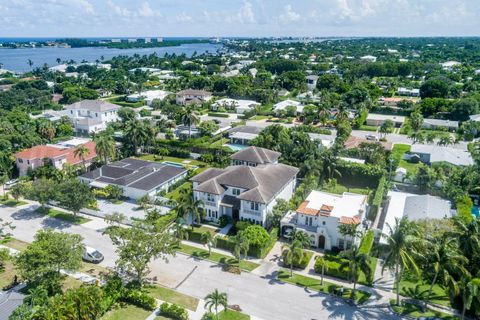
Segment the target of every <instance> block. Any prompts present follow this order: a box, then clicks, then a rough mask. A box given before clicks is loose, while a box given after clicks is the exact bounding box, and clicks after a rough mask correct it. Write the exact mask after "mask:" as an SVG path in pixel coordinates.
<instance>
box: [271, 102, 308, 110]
mask: <svg viewBox="0 0 480 320" xmlns="http://www.w3.org/2000/svg"><path fill="white" fill-rule="evenodd" d="M288 107H293V108H295V110H296V113H303V104H302V103H301V102H299V101H295V100H290V99H287V100H283V101H280V102H278V103H276V104H274V105H273V111H274V112H275V113H279V112H281V111H284V110H286V109H287V108H288Z"/></svg>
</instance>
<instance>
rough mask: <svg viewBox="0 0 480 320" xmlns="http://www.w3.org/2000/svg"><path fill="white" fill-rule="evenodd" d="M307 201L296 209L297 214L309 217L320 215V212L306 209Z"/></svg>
mask: <svg viewBox="0 0 480 320" xmlns="http://www.w3.org/2000/svg"><path fill="white" fill-rule="evenodd" d="M308 203H309V201H303V202H302V203H301V204H300V206H299V207H298V209H297V212H298V213H301V214H306V215H309V216H316V215H318V214H319V213H320V210H317V209H313V208H307V206H308Z"/></svg>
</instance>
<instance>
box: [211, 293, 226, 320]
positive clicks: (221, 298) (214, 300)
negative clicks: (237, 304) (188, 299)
mask: <svg viewBox="0 0 480 320" xmlns="http://www.w3.org/2000/svg"><path fill="white" fill-rule="evenodd" d="M220 306H222V307H223V308H224V309H225V310H226V309H227V308H228V297H227V294H226V293H225V292H219V291H218V289H215V290H214V291H213V292H212V293H209V294H208V295H207V296H206V297H205V308H206V309H208V311H209V312H210V313H211V312H212V308H213V309H215V317H216V318H217V319H219V318H218V307H220Z"/></svg>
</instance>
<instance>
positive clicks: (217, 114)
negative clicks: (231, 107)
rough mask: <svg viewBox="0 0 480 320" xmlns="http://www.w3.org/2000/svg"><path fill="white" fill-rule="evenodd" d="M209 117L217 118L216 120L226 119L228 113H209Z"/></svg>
mask: <svg viewBox="0 0 480 320" xmlns="http://www.w3.org/2000/svg"><path fill="white" fill-rule="evenodd" d="M208 116H209V117H217V118H228V117H230V116H229V114H228V113H218V112H209V113H208Z"/></svg>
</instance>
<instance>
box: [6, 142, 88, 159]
mask: <svg viewBox="0 0 480 320" xmlns="http://www.w3.org/2000/svg"><path fill="white" fill-rule="evenodd" d="M84 146H85V147H86V148H87V149H88V150H89V154H88V155H87V156H86V157H85V160H87V161H88V160H91V159H93V158H95V157H96V156H97V153H96V152H95V142H93V141H89V142H87V143H85V144H84ZM74 153H75V147H71V148H58V147H54V146H48V145H41V146H34V147H32V148H29V149H26V150H23V151H20V152H17V153H16V154H15V158H21V159H24V160H34V159H45V158H49V159H53V158H58V157H65V158H66V159H67V162H68V163H70V164H77V163H81V162H82V160H81V159H80V158H79V157H75V155H74Z"/></svg>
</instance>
